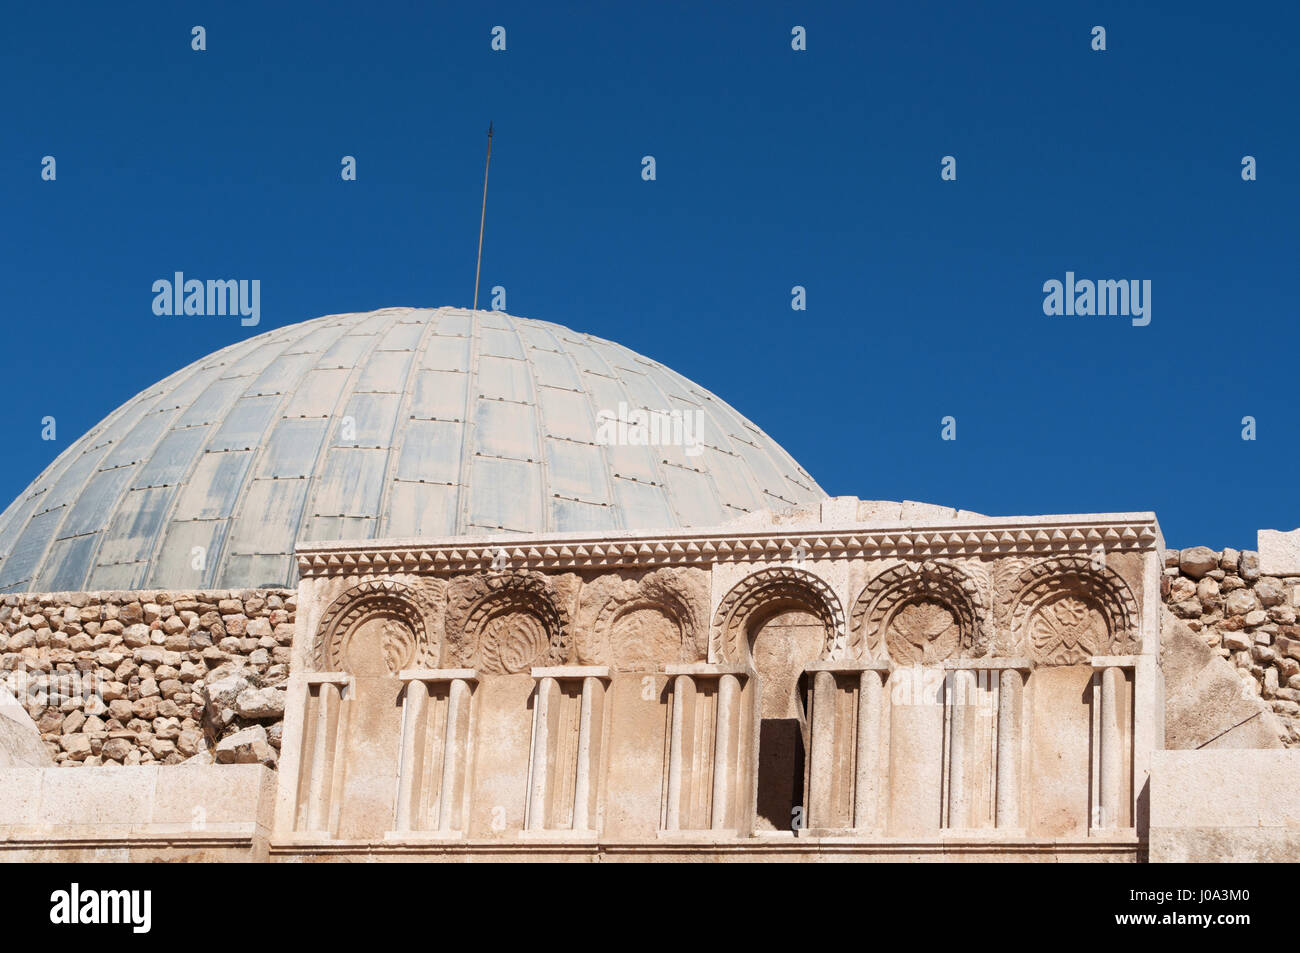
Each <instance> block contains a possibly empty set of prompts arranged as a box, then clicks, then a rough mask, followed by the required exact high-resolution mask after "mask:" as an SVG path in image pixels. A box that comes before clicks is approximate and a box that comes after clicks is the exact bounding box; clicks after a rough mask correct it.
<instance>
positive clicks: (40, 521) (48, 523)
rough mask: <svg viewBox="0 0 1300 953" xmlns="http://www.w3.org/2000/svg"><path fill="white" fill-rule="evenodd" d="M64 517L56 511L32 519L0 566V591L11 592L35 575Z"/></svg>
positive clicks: (62, 513)
mask: <svg viewBox="0 0 1300 953" xmlns="http://www.w3.org/2000/svg"><path fill="white" fill-rule="evenodd" d="M64 515H66V514H65V513H64V511H63V510H61V509H58V510H50V511H49V512H47V513H41V514H39V515H37V516H33V517H32V519H31V521H30V522H29V523H28V524H27V526H26V527H25V528H24V529H23V532H22V534H21V535H20V536H19V537H18V542H16V543H15V544H14V549H13V552H11V553H10V554H9V556H8V558H6V559H5V561H4V565H2V566H0V590H5V591H12V589H13V588H14V587H15V586H17V585H19V584H21V583H24V582H27V581H29V580H30V579H31V578H32V576H33V575H35V573H36V567H37V565H38V564H39V563H40V561H41V556H43V555H44V554H45V548H46V547H47V546H48V545H49V544H50V540H51V539H52V538H53V536H54V531H55V529H57V528H58V525H59V520H61V519H62V518H63V517H64Z"/></svg>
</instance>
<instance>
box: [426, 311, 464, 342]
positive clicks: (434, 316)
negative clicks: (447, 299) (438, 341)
mask: <svg viewBox="0 0 1300 953" xmlns="http://www.w3.org/2000/svg"><path fill="white" fill-rule="evenodd" d="M429 314H430V320H432V321H433V322H434V329H433V330H434V333H435V334H437V335H439V336H441V337H463V338H467V337H469V336H470V333H471V332H472V331H473V330H474V323H473V321H472V320H471V318H470V312H469V311H461V310H459V309H457V308H439V309H438V310H437V311H433V312H429Z"/></svg>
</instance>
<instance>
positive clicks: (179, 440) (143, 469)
mask: <svg viewBox="0 0 1300 953" xmlns="http://www.w3.org/2000/svg"><path fill="white" fill-rule="evenodd" d="M207 436H208V428H207V427H191V428H190V429H188V430H173V431H172V432H171V433H169V434H167V435H166V436H165V437H163V438H162V441H161V442H159V444H158V446H157V448H156V449H155V450H154V452H153V455H152V456H151V457H149V459H148V460H146V461H144V463H142V464H141V465H140V466H139V467H137V468H136V469H137V471H138V472H137V473H136V477H135V480H134V481H133V482H132V484H131V486H132V487H133V488H135V487H147V486H168V485H171V484H175V483H179V482H180V480H181V478H182V477H184V476H185V475H186V474H187V473H188V472H189V469H190V465H191V464H192V463H193V462H194V458H195V457H196V456H197V455H198V453H199V449H200V448H201V447H202V446H203V441H204V440H206V439H207Z"/></svg>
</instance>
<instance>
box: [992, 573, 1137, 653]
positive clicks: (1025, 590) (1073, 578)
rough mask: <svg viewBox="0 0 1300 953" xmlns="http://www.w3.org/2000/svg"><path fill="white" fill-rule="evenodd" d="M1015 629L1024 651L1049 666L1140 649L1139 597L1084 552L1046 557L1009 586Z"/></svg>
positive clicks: (1117, 575) (1017, 640)
mask: <svg viewBox="0 0 1300 953" xmlns="http://www.w3.org/2000/svg"><path fill="white" fill-rule="evenodd" d="M1011 592H1014V596H1013V597H1012V598H1011V604H1012V606H1013V608H1012V611H1011V631H1012V636H1013V638H1014V640H1015V643H1016V645H1017V647H1018V648H1019V650H1020V651H1021V652H1025V653H1026V654H1029V655H1031V656H1032V657H1033V658H1034V659H1036V660H1037V661H1040V662H1045V663H1047V664H1050V665H1070V664H1075V663H1079V662H1085V661H1087V660H1088V659H1089V658H1091V657H1092V656H1094V655H1130V654H1133V653H1135V652H1137V651H1139V649H1140V644H1141V642H1140V638H1139V636H1138V632H1137V622H1138V610H1137V602H1136V600H1135V599H1134V598H1133V593H1132V591H1131V590H1130V589H1129V587H1128V584H1127V583H1125V582H1124V580H1123V579H1122V578H1121V577H1120V576H1119V574H1118V573H1116V572H1115V571H1114V570H1113V569H1110V568H1109V567H1103V568H1100V569H1099V568H1098V567H1097V566H1096V565H1095V564H1094V562H1093V560H1092V559H1091V558H1089V557H1086V556H1066V557H1062V558H1059V559H1045V560H1043V561H1042V562H1038V563H1034V564H1033V565H1032V566H1029V567H1028V568H1026V569H1025V570H1024V571H1023V572H1021V574H1020V576H1019V577H1018V578H1017V579H1016V581H1015V584H1014V586H1013V587H1012V588H1011Z"/></svg>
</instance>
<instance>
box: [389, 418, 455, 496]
mask: <svg viewBox="0 0 1300 953" xmlns="http://www.w3.org/2000/svg"><path fill="white" fill-rule="evenodd" d="M463 437H464V428H463V427H462V426H460V424H455V423H451V422H449V421H445V420H410V421H407V423H406V430H405V433H404V435H403V439H402V446H401V449H400V450H399V451H398V458H397V479H399V480H412V481H417V482H418V481H424V482H426V483H455V482H457V481H458V480H459V479H460V456H461V445H462V440H463Z"/></svg>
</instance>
